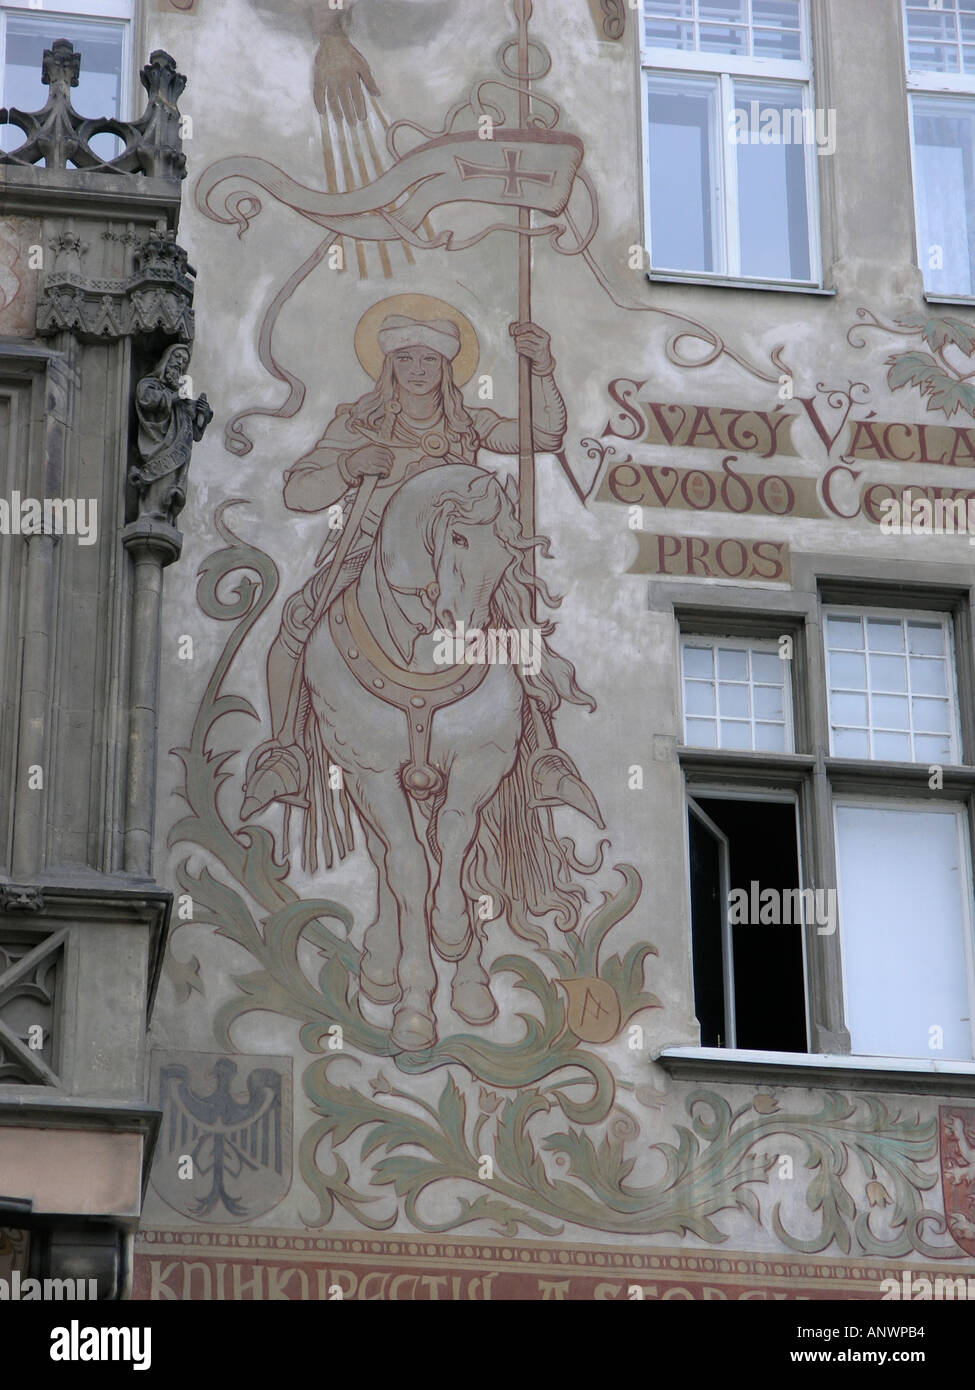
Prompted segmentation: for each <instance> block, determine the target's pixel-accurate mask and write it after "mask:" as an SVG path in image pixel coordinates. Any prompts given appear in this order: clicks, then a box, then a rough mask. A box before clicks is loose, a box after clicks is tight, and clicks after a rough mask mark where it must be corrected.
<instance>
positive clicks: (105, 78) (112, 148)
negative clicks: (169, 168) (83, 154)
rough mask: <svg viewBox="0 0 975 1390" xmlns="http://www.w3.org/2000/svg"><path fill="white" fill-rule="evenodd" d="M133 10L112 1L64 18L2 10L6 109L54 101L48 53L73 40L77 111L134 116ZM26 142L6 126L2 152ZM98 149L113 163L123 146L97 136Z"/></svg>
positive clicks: (0, 93)
mask: <svg viewBox="0 0 975 1390" xmlns="http://www.w3.org/2000/svg"><path fill="white" fill-rule="evenodd" d="M130 9H131V6H130V5H129V4H128V3H126V4H124V5H120V4H118V3H112V0H105V4H104V5H100V6H95V5H92V4H87V5H86V4H81V3H79V4H77V5H76V4H72V5H70V7H69V12H66V13H60V14H58V13H50V12H49V11H48V10H47V9H46V8H36V9H35V8H29V7H27V6H22V5H19V4H18V5H11V4H3V5H0V44H2V47H0V52H2V55H3V59H2V67H0V106H15V107H17V108H18V109H19V110H21V111H39V110H40V109H41V108H42V107H43V106H44V105H45V104H46V102H47V100H48V89H47V87H45V85H44V84H43V82H42V81H41V66H42V62H43V58H44V51H45V49H49V48H50V47H51V46H52V44H53V43H54V41H55V40H56V39H67V40H68V41H69V42H70V43H71V44H73V45H74V48H75V50H76V51H77V52H79V53H80V54H81V73H80V77H79V81H78V86H77V87H75V88H74V89H73V90H72V96H71V104H72V105H73V106H74V108H75V110H76V111H77V112H78V113H79V115H82V116H92V117H96V116H114V117H118V118H119V119H125V118H126V117H127V116H128V114H129V111H128V105H129V103H128V73H127V64H128V30H129V23H128V21H127V19H126V18H125V16H124V14H123V13H122V12H123V11H130ZM76 10H77V11H80V13H78V12H74V11H76ZM23 140H24V135H23V133H22V132H21V130H20V129H19V127H17V126H10V125H6V126H2V127H0V148H2V149H5V150H11V149H15V148H16V147H17V146H18V145H20V144H22V143H23ZM92 149H93V150H94V151H95V152H96V154H99V155H100V156H102V157H104V158H106V159H111V158H112V157H113V156H114V155H115V154H116V153H117V152H118V141H117V139H116V138H115V137H114V136H111V135H100V136H96V137H95V139H94V140H93V141H92Z"/></svg>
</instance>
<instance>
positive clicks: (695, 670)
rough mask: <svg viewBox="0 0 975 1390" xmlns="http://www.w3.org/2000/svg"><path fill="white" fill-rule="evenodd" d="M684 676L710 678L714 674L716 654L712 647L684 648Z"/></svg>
mask: <svg viewBox="0 0 975 1390" xmlns="http://www.w3.org/2000/svg"><path fill="white" fill-rule="evenodd" d="M684 674H685V675H687V676H698V677H708V678H710V677H711V676H712V675H713V674H714V652H713V651H712V649H711V648H710V647H690V646H687V647H685V648H684Z"/></svg>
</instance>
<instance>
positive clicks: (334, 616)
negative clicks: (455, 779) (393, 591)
mask: <svg viewBox="0 0 975 1390" xmlns="http://www.w3.org/2000/svg"><path fill="white" fill-rule="evenodd" d="M328 623H329V631H330V632H331V634H332V641H333V642H334V643H335V645H336V647H337V648H338V650H339V652H340V653H341V655H342V659H343V661H344V662H345V664H346V666H347V667H348V668H349V670H350V671H351V672H352V675H353V676H354V677H355V679H356V680H357V681H358V683H359V685H361V686H362V688H363V690H368V691H369V693H370V695H375V696H376V698H377V699H380V700H383V701H384V702H385V703H386V704H387V705H392V706H393V707H394V708H395V709H398V710H399V711H400V712H401V713H402V714H403V715H405V716H406V726H407V730H408V732H409V741H410V767H409V769H408V773H409V775H408V777H407V778H406V780H405V786H406V790H407V791H408V792H409V793H410V794H411V795H413V796H415V797H417V798H418V799H420V800H423V799H425V798H426V797H428V796H431V795H434V794H435V793H436V792H437V791H438V790H440V783H441V781H442V777H441V776H440V774H439V773H438V772H437V771H436V769H435V768H433V767H432V766H431V764H430V737H431V734H432V732H433V719H434V715H435V714H436V712H437V710H438V709H442V708H443V707H444V706H445V705H452V704H454V703H455V702H456V701H457V700H462V699H463V698H464V697H465V696H466V695H471V694H473V693H474V691H475V690H476V689H477V688H478V686H479V685H480V684H481V682H482V681H483V679H484V677H485V676H486V675H487V666H486V665H483V664H482V665H477V666H468V665H467V664H466V663H465V664H463V665H457V666H448V667H445V668H444V669H443V671H432V672H426V671H408V670H406V669H405V668H404V667H402V666H397V665H396V663H395V662H394V661H392V660H391V658H390V657H388V656H387V655H386V653H385V652H384V651H383V650H382V648H381V647H380V646H379V643H378V642H377V641H376V639H375V638H374V637H373V635H372V633H371V632H370V630H369V628H368V626H367V625H366V620H365V618H363V616H362V612H361V610H360V608H359V604H358V602H357V600H356V595H355V585H352V586H351V587H350V588H348V589H346V590H345V592H344V593H343V594H342V597H341V599H340V600H339V602H338V603H333V604H332V606H331V608H330V609H329V612H328Z"/></svg>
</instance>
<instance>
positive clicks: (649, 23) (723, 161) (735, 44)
mask: <svg viewBox="0 0 975 1390" xmlns="http://www.w3.org/2000/svg"><path fill="white" fill-rule="evenodd" d="M806 20H807V15H806V9H805V5H804V3H802V0H644V29H643V38H644V48H643V65H644V69H645V72H646V108H647V179H646V189H647V225H648V235H649V241H650V248H649V249H650V257H651V268H652V270H654V271H657V272H659V273H661V274H671V275H683V274H696V275H706V276H710V275H714V276H716V277H724V278H734V279H742V278H743V279H749V280H756V281H761V280H769V281H774V282H790V283H797V284H813V283H815V281H816V277H817V276H818V274H819V271H818V239H817V236H816V233H815V221H816V218H815V209H816V207H817V199H816V196H815V186H816V153H817V150H820V149H823V148H825V147H828V146H829V143H830V141H831V139H832V132H831V130H830V127H829V125H828V114H829V113H817V111H816V109H815V106H814V103H813V95H812V70H811V65H810V63H809V59H808V39H807V34H806ZM824 118H825V119H824Z"/></svg>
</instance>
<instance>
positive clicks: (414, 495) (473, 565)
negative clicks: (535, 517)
mask: <svg viewBox="0 0 975 1390" xmlns="http://www.w3.org/2000/svg"><path fill="white" fill-rule="evenodd" d="M383 531H384V537H383V547H382V555H383V565H384V568H385V569H386V572H387V574H389V575H390V577H392V573H391V571H392V570H393V569H395V570H396V571H398V577H399V578H400V580H401V582H402V579H403V578H404V577H405V576H404V567H405V566H409V567H411V569H412V574H413V576H414V579H413V582H414V584H415V583H416V578H415V575H416V572H417V568H418V565H417V561H418V560H419V555H418V553H417V552H418V549H419V547H422V550H423V551H425V557H426V565H427V569H428V573H429V571H430V570H432V575H431V582H430V583H429V584H428V586H427V589H426V592H427V594H428V596H429V598H430V599H431V600H432V604H433V609H434V619H435V623H436V626H437V627H439V628H444V629H450V630H451V631H453V629H454V625H455V624H456V623H458V622H459V623H462V624H463V625H464V627H465V628H468V629H469V628H482V627H484V626H486V625H487V622H488V614H489V611H490V605H491V598H492V595H493V594H494V592H495V590H496V589H497V587H498V585H499V584H500V582H501V580H502V578H503V576H504V574H505V571H506V570H507V569H508V568H509V566H510V565H511V564H512V563H513V561H514V560H515V559H516V558H517V556H518V554H519V551H520V550H523V549H524V548H525V546H524V542H523V541H522V532H521V526H520V524H519V522H518V518H517V515H516V513H515V508H514V505H513V502H512V498H511V497H510V496H509V494H508V493H507V492H506V491H505V488H504V487H503V486H502V485H501V483H500V482H499V481H498V479H497V478H496V477H495V476H494V474H491V473H486V472H485V471H484V470H483V469H481V468H470V467H467V466H465V465H456V464H445V465H442V466H441V467H438V468H434V469H430V470H428V471H426V472H424V473H421V474H418V475H417V476H416V477H414V478H411V479H410V480H409V481H408V482H406V483H404V484H403V486H402V488H400V490H399V492H398V493H397V495H396V497H395V498H393V500H392V501H391V502H390V504H389V507H388V508H387V511H386V515H385V517H384V519H383ZM414 538H415V542H414ZM519 542H521V544H520V545H519Z"/></svg>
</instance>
